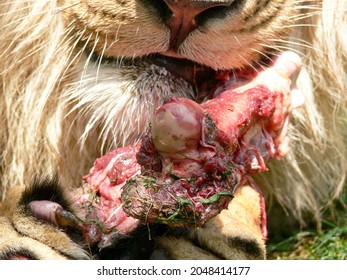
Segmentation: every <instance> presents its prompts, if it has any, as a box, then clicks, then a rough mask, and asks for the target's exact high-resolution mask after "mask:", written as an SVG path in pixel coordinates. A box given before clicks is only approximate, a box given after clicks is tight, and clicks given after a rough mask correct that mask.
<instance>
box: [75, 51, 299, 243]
mask: <svg viewBox="0 0 347 280" xmlns="http://www.w3.org/2000/svg"><path fill="white" fill-rule="evenodd" d="M300 65H301V62H300V59H299V58H298V57H297V56H296V55H295V54H293V53H291V52H288V53H283V54H282V55H280V56H279V57H278V58H277V60H276V62H275V63H274V65H273V66H272V67H270V68H268V69H266V70H264V71H263V72H260V73H259V74H258V75H256V76H255V77H254V78H252V79H251V80H249V81H248V83H246V84H245V83H244V81H242V85H241V86H240V83H241V81H240V80H238V79H235V78H234V76H230V77H229V76H228V73H225V75H224V79H223V80H221V82H220V85H219V87H218V88H217V90H216V91H215V96H214V98H213V99H210V100H207V101H205V102H203V103H201V104H197V103H195V102H194V101H192V100H188V99H182V98H177V99H172V100H169V101H168V102H167V103H165V104H164V105H163V106H162V107H160V108H158V109H157V111H156V113H155V115H154V117H153V120H152V123H151V128H150V130H149V132H148V133H147V134H146V135H145V137H144V138H143V139H142V141H141V143H139V144H138V145H136V146H128V147H124V148H119V149H116V150H114V151H112V152H110V153H109V154H107V155H105V156H103V157H101V158H99V159H97V160H96V161H95V163H94V166H93V168H92V169H91V171H90V173H89V174H88V175H86V176H85V177H84V178H83V180H84V184H83V186H82V191H83V193H84V194H83V195H82V196H81V197H80V198H79V202H78V205H79V207H80V208H81V209H82V213H81V217H82V219H83V220H85V222H84V225H85V226H84V227H85V236H86V239H87V240H88V241H89V242H90V243H91V244H95V243H97V244H98V246H99V247H104V246H107V245H109V244H110V243H112V242H115V241H116V239H117V238H120V236H121V235H127V234H129V233H131V232H132V231H134V230H135V229H136V228H137V226H138V225H139V224H141V223H166V224H169V225H171V226H182V225H191V224H194V225H203V224H204V223H205V222H206V221H207V220H209V219H210V218H212V217H214V216H215V215H217V214H218V213H219V212H220V211H221V210H222V209H224V208H226V207H227V205H228V203H229V202H230V200H231V199H232V197H233V193H234V191H235V189H236V188H237V187H238V186H240V185H242V184H244V183H246V182H247V180H248V176H249V175H252V174H255V173H257V172H261V171H265V170H267V167H266V163H267V162H268V161H269V160H271V159H273V158H275V157H276V158H278V159H281V158H282V157H283V156H284V155H285V154H286V153H287V151H288V142H289V141H288V137H287V135H286V132H287V125H288V120H289V116H290V113H291V111H292V110H293V109H295V108H296V107H298V106H300V105H302V102H303V101H302V97H301V95H300V94H299V93H298V91H297V90H296V89H295V87H294V83H293V82H294V81H295V79H296V77H297V75H298V73H299V71H300ZM242 78H243V79H244V77H242ZM219 79H220V77H219ZM239 82H240V83H239ZM262 209H264V207H263V206H262ZM263 216H264V219H265V215H263Z"/></svg>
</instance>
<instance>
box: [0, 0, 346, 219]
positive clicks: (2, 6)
mask: <svg viewBox="0 0 347 280" xmlns="http://www.w3.org/2000/svg"><path fill="white" fill-rule="evenodd" d="M263 2H265V1H255V0H248V1H244V3H245V5H244V6H243V7H242V9H241V10H240V11H239V12H238V13H237V14H235V15H232V16H229V17H227V18H215V19H214V20H212V21H210V22H208V24H206V25H204V26H203V27H202V29H201V30H199V29H198V30H196V31H195V32H194V33H192V34H190V36H189V37H188V38H187V39H186V40H185V41H184V43H183V44H182V46H181V47H180V49H179V52H180V53H181V54H182V55H184V56H185V57H187V58H189V59H193V60H196V61H199V62H200V63H202V64H206V65H209V66H211V67H216V68H224V69H229V68H234V67H239V66H241V65H247V64H248V63H250V62H252V61H253V60H256V59H258V58H259V56H260V54H261V53H262V52H263V47H265V46H271V47H273V48H274V49H278V50H287V49H290V50H295V51H297V52H298V53H299V54H301V57H302V58H303V62H304V67H303V71H302V73H301V75H300V76H299V79H298V86H299V88H300V89H301V91H302V92H303V94H304V95H305V99H306V104H305V106H304V108H303V109H301V110H298V111H296V112H295V113H294V116H293V118H292V124H291V126H290V135H291V140H292V142H291V143H292V144H291V150H290V153H289V154H288V155H287V156H286V158H285V159H284V160H282V161H281V162H277V161H275V162H273V163H271V164H270V172H266V173H264V174H262V175H261V176H258V177H257V178H256V179H257V183H258V185H259V186H260V187H261V188H262V189H263V190H264V192H265V193H266V195H267V201H268V202H270V201H271V198H274V199H275V201H277V202H278V203H279V204H280V205H281V206H283V207H284V209H286V210H287V211H288V213H289V214H290V215H291V216H293V217H295V219H298V220H299V221H300V222H301V223H303V224H304V223H305V220H304V217H305V216H304V215H303V214H304V213H307V212H309V213H313V215H314V217H315V218H316V220H317V221H319V220H320V213H321V211H322V210H323V209H324V208H325V207H326V206H328V205H329V203H331V201H332V200H333V199H334V198H338V197H339V195H340V193H341V191H342V189H343V186H344V181H345V175H346V168H347V167H346V160H345V159H346V140H345V139H346V133H347V132H346V131H347V130H346V129H345V127H346V118H345V116H346V108H347V106H346V105H347V104H346V96H347V84H346V80H347V71H346V67H347V66H346V59H347V42H346V39H345V35H344V30H346V29H347V26H346V22H347V20H346V9H347V2H346V1H339V0H324V1H315V0H308V1H300V0H299V1H297V0H273V1H270V2H271V4H270V5H268V6H266V7H263V8H262V9H258V8H259V7H258V5H262V4H263ZM146 3H147V2H146ZM259 3H262V4H259ZM276 9H280V11H278V12H276V16H274V17H271V16H272V15H273V14H274V11H275V10H276ZM254 13H257V14H256V15H255V16H254ZM158 17H159V16H158V14H156V13H155V12H154V10H153V7H152V8H150V7H148V6H146V4H145V2H144V1H140V0H125V1H113V0H112V1H111V0H103V1H98V0H80V1H79V0H43V1H38V0H31V1H10V0H0V26H1V32H0V125H1V130H0V159H1V162H0V174H1V179H0V182H1V186H0V190H1V195H2V197H5V196H6V190H8V189H9V188H10V187H12V186H16V185H23V184H28V183H29V182H30V181H31V180H32V178H33V176H34V175H35V174H38V173H39V174H42V173H45V174H47V173H57V174H59V176H60V178H61V179H62V180H63V181H64V182H66V183H67V184H69V185H70V186H72V187H78V186H79V185H80V181H81V178H82V176H83V175H84V174H86V173H87V172H88V170H89V168H90V167H91V166H92V162H93V160H94V159H95V158H96V157H98V156H100V155H101V154H103V153H105V152H106V151H107V150H109V149H111V148H114V147H116V146H119V145H127V144H130V143H133V142H135V141H136V140H138V138H139V137H140V136H141V134H142V133H143V131H144V130H145V128H146V126H147V124H148V119H149V118H150V116H151V114H152V112H153V110H154V108H155V107H156V106H158V105H160V104H161V103H162V102H163V98H164V97H168V96H171V95H173V94H177V95H180V96H185V95H188V96H190V92H189V90H190V87H189V86H188V85H187V84H185V83H183V82H182V81H177V80H175V78H172V77H168V76H170V74H169V73H166V72H165V71H163V70H158V69H157V68H155V67H152V66H149V65H147V64H146V63H144V64H143V63H142V62H141V61H139V59H138V56H141V55H146V54H148V53H150V52H160V51H165V50H166V48H167V45H168V37H169V31H168V29H167V28H166V27H165V25H164V24H163V23H162V22H161V21H160V20H159V18H158ZM266 18H272V21H271V22H270V23H269V24H263V25H259V24H260V22H262V20H264V19H266ZM287 35H288V36H289V37H287ZM85 48H88V49H89V50H93V51H95V52H97V53H99V54H103V55H109V56H118V57H119V61H118V64H119V65H121V64H122V63H123V62H124V61H126V60H125V59H124V58H125V57H128V58H133V60H132V62H130V63H129V62H126V63H125V64H124V63H123V66H122V67H120V68H119V69H118V70H115V69H114V67H111V66H105V65H102V64H101V63H99V62H98V61H97V62H96V63H95V64H94V65H93V63H92V62H91V60H90V57H89V56H88V54H82V51H83V50H84V49H85ZM81 50H82V51H81ZM132 63H133V64H134V65H135V67H133V66H132V65H131V64H132ZM151 71H152V72H156V71H162V73H161V75H160V76H158V80H159V83H155V85H156V86H153V84H154V83H153V84H151V83H149V84H147V83H145V82H144V80H146V75H147V74H148V73H150V72H151ZM168 80H170V82H169V83H168V82H167V81H168ZM173 88H175V89H176V90H177V92H173V90H172V89H173ZM139 92H140V93H142V95H141V94H139Z"/></svg>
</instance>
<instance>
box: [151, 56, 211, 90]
mask: <svg viewBox="0 0 347 280" xmlns="http://www.w3.org/2000/svg"><path fill="white" fill-rule="evenodd" d="M149 60H150V62H151V63H153V64H156V65H158V66H161V67H164V68H166V69H167V70H168V71H169V72H171V73H172V74H174V75H175V76H177V77H180V78H182V79H184V80H185V81H186V82H188V83H190V84H192V85H194V86H197V85H199V84H200V83H201V81H204V80H206V79H213V78H214V77H215V76H216V71H215V70H213V69H212V68H210V67H208V66H204V65H201V64H198V63H195V62H193V61H191V60H188V59H185V58H181V57H174V56H168V55H162V54H155V55H152V56H150V58H149Z"/></svg>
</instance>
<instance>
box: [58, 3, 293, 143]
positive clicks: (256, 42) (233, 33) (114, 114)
mask: <svg viewBox="0 0 347 280" xmlns="http://www.w3.org/2000/svg"><path fill="white" fill-rule="evenodd" d="M61 5H62V6H61V7H62V10H63V15H64V20H65V26H66V27H65V29H66V30H65V33H66V35H64V36H65V38H67V42H68V44H70V45H71V46H72V47H71V48H72V49H73V51H72V52H73V53H74V54H71V56H72V57H73V56H74V55H75V56H76V57H77V56H79V55H81V54H82V60H80V61H82V62H81V63H80V64H79V66H78V67H79V68H78V67H77V69H74V70H73V73H78V74H77V78H76V82H75V83H74V84H73V86H72V87H71V88H70V89H69V90H68V91H67V95H68V100H69V102H71V103H73V104H74V106H73V107H72V111H73V110H75V111H76V112H77V114H78V115H79V118H80V117H81V116H85V118H84V120H85V121H86V122H87V124H84V125H82V126H83V127H86V129H85V130H84V131H83V132H82V135H83V136H82V142H83V143H85V141H88V137H90V136H91V132H94V131H96V130H98V133H99V134H98V135H97V136H96V137H98V138H99V139H102V140H101V141H100V143H101V145H102V146H103V147H108V148H110V147H114V146H119V145H128V144H132V143H134V142H135V141H137V140H138V139H139V137H140V136H141V135H142V134H143V133H144V131H145V130H146V129H147V127H148V120H150V118H151V116H152V115H153V112H154V110H155V108H157V107H158V106H160V105H161V104H162V103H163V101H164V100H166V99H167V98H169V97H172V96H184V97H189V98H196V95H197V94H198V93H197V91H198V90H197V85H198V86H199V83H201V81H204V80H206V79H208V77H210V76H209V75H210V73H211V72H213V73H214V71H216V70H225V69H229V70H230V69H239V68H244V67H250V68H254V69H256V68H257V69H259V68H260V69H261V67H263V65H264V64H265V63H266V62H268V61H270V60H271V58H272V57H273V55H275V54H276V53H278V52H279V51H281V50H284V48H282V47H283V46H284V43H285V42H286V41H287V36H288V35H289V34H290V27H291V25H292V24H293V22H294V21H295V19H294V16H293V13H295V11H296V6H297V5H298V4H297V1H254V0H251V1H249V0H248V1H205V0H204V1H169V0H167V1H147V0H146V1H143V0H141V1H140V0H126V1H92V0H79V1H76V0H65V1H64V3H62V4H61ZM73 60H75V59H73ZM167 70H168V71H167ZM110 139H111V140H110ZM92 145H95V143H93V144H92Z"/></svg>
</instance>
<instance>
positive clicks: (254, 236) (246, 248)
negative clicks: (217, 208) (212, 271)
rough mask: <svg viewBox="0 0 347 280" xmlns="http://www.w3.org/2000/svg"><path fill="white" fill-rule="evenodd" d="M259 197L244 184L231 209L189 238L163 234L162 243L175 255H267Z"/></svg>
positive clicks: (257, 256)
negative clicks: (261, 225) (164, 235)
mask: <svg viewBox="0 0 347 280" xmlns="http://www.w3.org/2000/svg"><path fill="white" fill-rule="evenodd" d="M259 199H260V196H259V193H257V192H256V191H255V190H254V189H253V188H252V187H249V186H244V187H241V188H239V189H238V190H237V192H236V193H235V198H234V199H233V201H232V203H230V204H229V208H228V209H226V210H223V211H222V212H221V214H219V215H218V216H217V217H216V218H214V219H213V220H211V221H210V222H209V223H207V224H206V226H204V227H202V228H198V229H196V230H192V231H191V236H190V237H189V238H188V239H185V238H174V237H169V238H167V237H163V238H161V240H159V244H160V245H161V246H162V247H164V248H165V249H166V250H167V251H168V252H172V253H171V257H173V258H174V259H187V260H189V259H216V257H218V258H219V259H236V260H244V259H248V260H251V259H265V240H264V238H263V235H262V232H261V227H260V224H261V220H260V208H259V205H260V200H259ZM201 248H204V249H201ZM211 252H213V253H214V254H211Z"/></svg>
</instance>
